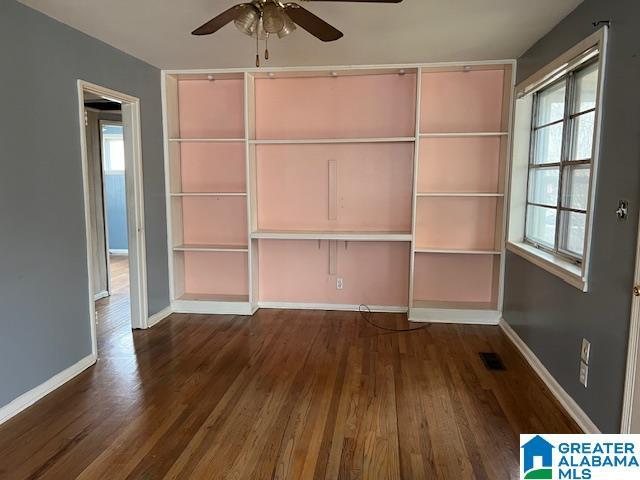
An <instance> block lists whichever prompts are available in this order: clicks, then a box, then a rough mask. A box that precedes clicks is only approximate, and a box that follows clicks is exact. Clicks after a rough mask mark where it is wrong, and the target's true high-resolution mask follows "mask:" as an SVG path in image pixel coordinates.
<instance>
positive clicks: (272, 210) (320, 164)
mask: <svg viewBox="0 0 640 480" xmlns="http://www.w3.org/2000/svg"><path fill="white" fill-rule="evenodd" d="M256 156H257V161H256V164H257V167H256V169H257V174H256V176H257V196H258V199H257V205H258V212H257V213H258V216H257V226H258V230H287V231H357V232H410V231H411V195H412V188H411V187H412V177H413V160H412V157H413V145H412V144H409V143H406V144H405V143H385V144H372V143H364V144H339V145H286V146H283V145H259V146H258V148H257V153H256Z"/></svg>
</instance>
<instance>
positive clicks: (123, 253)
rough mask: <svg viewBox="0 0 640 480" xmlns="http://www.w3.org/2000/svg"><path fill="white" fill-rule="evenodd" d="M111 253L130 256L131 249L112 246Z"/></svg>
mask: <svg viewBox="0 0 640 480" xmlns="http://www.w3.org/2000/svg"><path fill="white" fill-rule="evenodd" d="M109 255H117V256H119V255H122V256H125V257H126V256H128V255H129V250H121V249H118V248H110V249H109Z"/></svg>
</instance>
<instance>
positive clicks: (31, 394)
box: [0, 354, 96, 424]
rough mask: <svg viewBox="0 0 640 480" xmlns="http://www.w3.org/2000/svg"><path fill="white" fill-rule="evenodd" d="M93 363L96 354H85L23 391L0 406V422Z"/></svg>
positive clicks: (13, 415) (14, 414)
mask: <svg viewBox="0 0 640 480" xmlns="http://www.w3.org/2000/svg"><path fill="white" fill-rule="evenodd" d="M95 363H96V356H95V355H94V354H90V355H87V356H86V357H84V358H83V359H82V360H80V361H79V362H77V363H75V364H73V365H71V366H70V367H69V368H67V369H65V370H63V371H62V372H60V373H58V374H57V375H54V376H53V377H51V378H50V379H49V380H47V381H46V382H44V383H42V384H40V385H38V386H37V387H35V388H33V389H31V390H29V391H28V392H26V393H23V394H22V395H20V396H19V397H18V398H16V399H14V400H13V401H11V402H10V403H8V404H7V405H5V406H3V407H2V408H0V424H2V423H4V422H6V421H7V420H9V419H10V418H12V417H15V416H16V415H17V414H19V413H20V412H22V411H23V410H25V409H26V408H28V407H30V406H31V405H33V404H34V403H36V402H37V401H38V400H40V399H41V398H43V397H44V396H46V395H48V394H49V393H51V392H52V391H54V390H55V389H56V388H58V387H60V386H62V385H63V384H65V383H67V382H68V381H69V380H71V379H72V378H74V377H76V376H77V375H79V374H81V373H82V372H84V371H85V370H86V369H87V368H89V367H90V366H91V365H93V364H95Z"/></svg>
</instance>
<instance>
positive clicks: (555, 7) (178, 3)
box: [21, 0, 582, 68]
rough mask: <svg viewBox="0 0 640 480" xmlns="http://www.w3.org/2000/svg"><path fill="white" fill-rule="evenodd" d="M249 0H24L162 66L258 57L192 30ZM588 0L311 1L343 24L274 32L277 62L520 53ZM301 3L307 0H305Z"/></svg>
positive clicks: (232, 35)
mask: <svg viewBox="0 0 640 480" xmlns="http://www.w3.org/2000/svg"><path fill="white" fill-rule="evenodd" d="M241 1H243V0H133V1H132V0H21V2H22V3H23V4H25V5H28V6H30V7H32V8H35V9H36V10H40V11H41V12H43V13H45V14H47V15H49V16H51V17H53V18H55V19H57V20H59V21H61V22H63V23H66V24H68V25H70V26H72V27H74V28H76V29H78V30H81V31H83V32H85V33H88V34H89V35H91V36H93V37H96V38H98V39H100V40H102V41H104V42H106V43H108V44H110V45H113V46H114V47H116V48H118V49H120V50H123V51H125V52H127V53H130V54H131V55H133V56H135V57H138V58H140V59H142V60H145V61H147V62H148V63H151V64H152V65H155V66H157V67H160V68H208V67H210V68H214V67H245V66H253V63H254V61H255V60H254V58H255V41H254V40H253V39H251V38H249V37H247V36H245V35H243V34H241V33H240V32H239V31H237V30H236V29H235V27H234V26H233V24H230V25H227V26H226V27H224V28H223V29H222V30H220V31H218V32H217V33H215V34H213V35H211V36H207V37H193V36H191V35H190V32H191V31H192V30H193V29H194V28H196V27H198V26H200V25H201V24H203V23H204V22H206V21H208V20H209V19H210V18H212V17H214V16H216V15H217V14H219V13H221V12H222V11H224V10H225V9H227V8H228V7H230V6H231V5H234V4H236V3H240V2H241ZM581 2H582V0H404V2H402V3H399V4H384V5H380V4H370V3H330V2H317V3H314V2H311V3H307V2H304V6H305V8H307V9H309V10H310V11H312V12H313V13H315V14H316V15H318V16H320V17H322V18H323V19H324V20H326V21H328V22H329V23H331V24H332V25H334V26H335V27H336V28H338V29H339V30H341V31H343V32H344V34H345V36H344V38H342V39H340V40H338V41H336V42H333V43H323V42H321V41H319V40H317V39H316V38H314V37H312V36H311V35H309V34H308V33H307V32H305V31H304V30H302V29H300V28H299V29H298V30H297V31H295V32H294V33H293V34H291V35H290V36H288V37H286V38H285V39H283V40H278V39H274V40H273V41H272V42H270V48H269V49H270V51H271V60H270V61H269V62H268V63H267V65H272V66H294V65H350V64H360V65H364V64H384V63H421V62H437V61H465V60H469V61H471V60H498V59H509V58H516V57H518V56H519V55H520V54H522V53H523V52H524V51H525V50H526V49H527V48H528V47H530V46H531V45H532V44H533V43H534V42H535V41H536V40H538V39H539V38H540V37H542V36H543V35H544V34H545V33H547V32H548V31H549V30H550V29H551V28H552V27H553V26H554V25H556V24H557V23H558V22H559V21H560V20H561V19H562V18H564V17H565V16H566V15H567V14H568V13H569V12H571V11H572V10H573V9H574V8H575V7H576V6H577V5H578V4H580V3H581ZM298 3H303V2H301V1H298Z"/></svg>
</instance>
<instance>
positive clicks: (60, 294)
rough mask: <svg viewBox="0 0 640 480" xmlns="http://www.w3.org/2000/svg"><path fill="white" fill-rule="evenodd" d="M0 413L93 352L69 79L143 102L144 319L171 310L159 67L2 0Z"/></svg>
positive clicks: (74, 112)
mask: <svg viewBox="0 0 640 480" xmlns="http://www.w3.org/2000/svg"><path fill="white" fill-rule="evenodd" d="M0 65H2V75H1V76H0V92H2V96H1V97H0V98H2V102H0V105H1V106H2V115H0V156H1V157H0V158H1V173H0V232H1V233H0V406H2V405H5V404H7V403H8V402H10V401H11V400H13V399H14V398H16V397H17V396H19V395H20V394H22V393H24V392H26V391H28V390H30V389H31V388H33V387H35V386H37V385H39V384H40V383H42V382H44V381H45V380H47V379H49V378H50V377H52V376H53V375H55V374H57V373H58V372H60V371H62V370H64V369H65V368H67V367H69V366H71V365H73V364H74V363H75V362H77V361H78V360H80V359H82V358H83V357H85V356H86V355H88V354H90V352H91V341H90V330H89V321H88V312H89V300H88V296H87V295H88V294H87V268H86V257H87V252H86V244H85V226H84V217H83V215H84V214H83V197H82V173H81V160H80V137H79V125H78V98H77V87H76V81H77V80H78V79H83V80H87V81H90V82H93V83H97V84H99V85H103V86H106V87H110V88H113V89H115V90H119V91H122V92H125V93H128V94H131V95H134V96H137V97H139V98H140V99H141V114H142V135H143V140H142V141H143V145H142V148H143V156H144V160H143V161H144V189H145V208H146V211H145V213H146V228H147V232H146V237H147V266H148V288H149V313H150V314H153V313H155V312H158V311H159V310H161V309H163V308H164V307H166V306H167V305H168V304H169V282H168V272H167V245H166V218H165V206H164V205H165V200H164V172H163V150H162V119H161V101H160V98H161V97H160V72H159V71H158V70H157V69H156V68H154V67H151V66H149V65H147V64H145V63H143V62H141V61H139V60H137V59H135V58H133V57H131V56H128V55H125V54H124V53H122V52H120V51H118V50H115V49H113V48H112V47H109V46H107V45H106V44H104V43H101V42H99V41H97V40H95V39H93V38H91V37H88V36H86V35H84V34H82V33H80V32H78V31H75V30H73V29H71V28H68V27H66V26H64V25H62V24H60V23H58V22H56V21H54V20H52V19H50V18H48V17H46V16H44V15H42V14H40V13H37V12H35V11H33V10H31V9H29V8H27V7H25V6H23V5H21V4H19V3H17V2H15V1H14V0H2V1H1V2H0Z"/></svg>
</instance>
